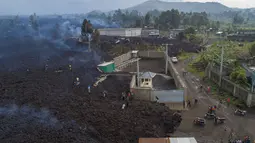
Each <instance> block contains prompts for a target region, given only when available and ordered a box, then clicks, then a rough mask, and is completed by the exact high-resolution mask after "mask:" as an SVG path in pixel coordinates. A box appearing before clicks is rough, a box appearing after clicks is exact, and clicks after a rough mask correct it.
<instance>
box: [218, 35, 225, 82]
mask: <svg viewBox="0 0 255 143" xmlns="http://www.w3.org/2000/svg"><path fill="white" fill-rule="evenodd" d="M220 39H221V34H220ZM220 47H221V56H220V76H219V87H220V86H221V80H222V70H223V58H224V47H223V46H222V45H221V46H220Z"/></svg>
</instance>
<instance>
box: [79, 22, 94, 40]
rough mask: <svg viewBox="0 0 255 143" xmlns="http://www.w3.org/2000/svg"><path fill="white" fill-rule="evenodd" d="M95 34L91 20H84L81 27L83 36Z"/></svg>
mask: <svg viewBox="0 0 255 143" xmlns="http://www.w3.org/2000/svg"><path fill="white" fill-rule="evenodd" d="M92 33H93V28H92V24H91V23H90V21H89V20H87V19H84V20H83V22H82V25H81V35H82V36H88V34H92Z"/></svg>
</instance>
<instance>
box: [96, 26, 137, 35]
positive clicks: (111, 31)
mask: <svg viewBox="0 0 255 143" xmlns="http://www.w3.org/2000/svg"><path fill="white" fill-rule="evenodd" d="M98 30H99V32H100V35H104V36H121V37H138V36H141V33H142V28H105V29H98Z"/></svg>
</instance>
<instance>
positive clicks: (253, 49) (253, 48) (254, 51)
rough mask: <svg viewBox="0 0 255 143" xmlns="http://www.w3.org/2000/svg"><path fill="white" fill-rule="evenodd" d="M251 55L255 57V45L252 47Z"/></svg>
mask: <svg viewBox="0 0 255 143" xmlns="http://www.w3.org/2000/svg"><path fill="white" fill-rule="evenodd" d="M250 55H251V56H255V43H253V44H252V45H251V47H250Z"/></svg>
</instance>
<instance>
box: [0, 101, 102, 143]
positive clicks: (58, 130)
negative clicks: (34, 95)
mask: <svg viewBox="0 0 255 143" xmlns="http://www.w3.org/2000/svg"><path fill="white" fill-rule="evenodd" d="M91 129H92V127H90V126H80V125H78V124H77V123H76V122H75V121H74V120H71V121H59V120H58V119H57V118H56V117H54V116H53V115H52V113H50V111H49V110H48V109H45V108H42V109H36V108H34V107H31V106H21V107H19V106H17V105H15V104H12V105H6V106H3V107H0V138H1V142H6V143H7V142H23V141H24V142H31V143H32V142H38V141H43V142H45V141H49V142H66V141H68V142H82V141H85V142H89V143H98V141H97V139H96V138H95V137H94V138H92V137H91V135H92V134H93V133H92V132H91V131H90V130H91ZM81 136H82V137H81ZM49 137H52V138H49Z"/></svg>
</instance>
